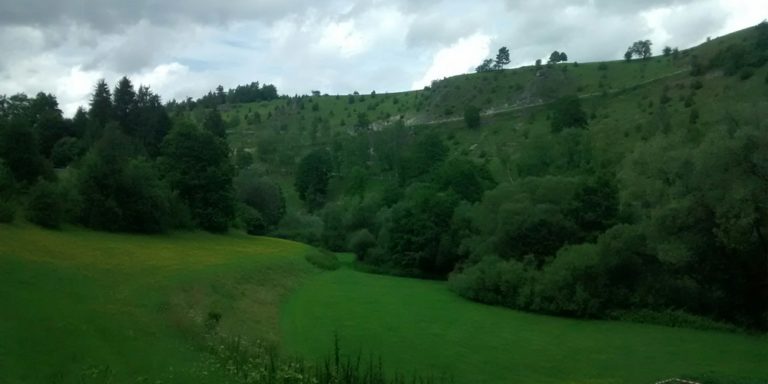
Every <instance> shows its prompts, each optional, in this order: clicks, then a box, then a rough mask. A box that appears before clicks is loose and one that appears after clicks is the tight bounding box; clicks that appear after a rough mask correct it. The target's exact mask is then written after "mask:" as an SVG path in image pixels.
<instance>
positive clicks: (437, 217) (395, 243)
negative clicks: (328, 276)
mask: <svg viewBox="0 0 768 384" xmlns="http://www.w3.org/2000/svg"><path fill="white" fill-rule="evenodd" d="M457 201H458V198H457V197H456V195H455V194H453V193H451V192H448V193H446V192H437V191H435V189H434V187H433V186H431V185H428V184H414V185H413V186H411V187H410V188H408V190H407V192H406V194H405V197H404V198H403V199H402V200H401V201H400V202H399V203H397V204H395V205H394V206H393V207H392V213H391V220H390V221H388V222H387V223H386V226H385V228H384V231H386V236H384V237H382V239H380V244H379V245H380V246H381V247H382V248H383V249H384V250H385V251H386V254H387V260H385V261H384V263H382V262H381V260H377V261H376V263H379V264H385V265H387V266H389V267H393V268H396V269H398V270H400V271H402V272H404V273H408V274H425V275H439V274H444V273H446V272H448V271H450V270H451V269H452V267H453V265H454V264H455V262H456V259H457V258H458V257H457V255H456V254H455V251H456V250H455V249H452V247H451V246H449V245H452V243H451V241H452V239H451V234H450V228H451V224H452V218H453V210H454V208H455V207H456V205H457ZM382 240H383V241H382Z"/></svg>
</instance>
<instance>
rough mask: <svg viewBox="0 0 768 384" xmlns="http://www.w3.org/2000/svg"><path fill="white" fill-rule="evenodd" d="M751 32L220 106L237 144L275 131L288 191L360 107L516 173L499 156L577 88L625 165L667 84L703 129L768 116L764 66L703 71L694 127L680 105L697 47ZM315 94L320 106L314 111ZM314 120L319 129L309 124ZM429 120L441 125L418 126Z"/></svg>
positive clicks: (675, 115) (600, 157)
mask: <svg viewBox="0 0 768 384" xmlns="http://www.w3.org/2000/svg"><path fill="white" fill-rule="evenodd" d="M753 36H754V34H753V29H746V30H742V31H738V32H735V33H732V34H729V35H726V36H723V37H720V38H717V39H713V40H712V41H710V42H707V43H705V44H702V45H700V46H698V47H694V48H691V49H689V50H685V51H683V52H681V55H680V58H679V59H677V60H673V59H672V58H665V57H654V58H652V59H649V60H645V61H640V60H634V61H633V62H631V63H625V62H622V61H610V62H603V63H598V62H595V63H581V64H579V65H578V66H576V65H575V64H574V63H567V64H558V65H556V66H554V67H553V68H550V69H546V68H545V69H543V70H541V71H539V70H536V69H535V68H533V67H521V68H515V69H509V70H504V71H498V72H493V73H481V74H466V75H459V76H454V77H451V78H447V79H444V80H442V81H440V82H439V83H437V84H436V85H434V86H433V87H430V88H429V89H425V90H419V91H409V92H401V93H395V94H378V95H376V96H375V97H372V96H371V95H361V96H356V97H355V102H354V103H353V104H350V103H349V101H348V100H349V98H348V96H339V97H337V96H335V95H329V96H313V97H305V98H304V101H303V104H304V107H303V108H300V107H298V106H297V105H294V104H290V103H288V102H287V101H286V100H284V99H281V100H275V101H270V102H259V103H251V104H237V105H228V106H225V107H224V108H223V109H224V110H225V116H226V118H227V119H232V118H234V117H235V116H237V117H238V118H237V119H236V120H239V121H240V123H239V125H237V126H236V127H234V128H232V129H230V131H229V135H230V141H231V144H232V147H233V148H245V149H247V150H249V151H252V152H253V153H255V154H256V155H257V157H258V156H259V151H258V143H259V142H262V141H264V140H272V142H274V143H275V145H279V146H280V147H281V148H282V149H283V156H281V158H279V159H272V160H269V164H260V165H259V167H261V168H262V169H264V170H265V173H270V174H272V176H273V177H274V178H276V179H277V180H278V181H280V182H281V185H282V186H283V187H284V190H286V191H290V190H292V184H291V181H292V180H293V176H292V173H293V170H294V169H295V164H296V162H297V161H298V159H299V158H300V157H301V156H303V155H304V154H306V153H308V152H309V151H311V150H312V149H313V148H317V147H326V148H329V147H331V143H333V142H334V141H335V140H338V139H339V138H343V137H345V136H348V135H350V134H351V129H352V128H351V127H352V125H353V124H354V122H355V121H356V116H357V114H358V113H359V112H366V113H367V114H368V116H369V118H370V119H371V120H372V121H374V122H375V124H374V126H376V127H380V126H381V124H382V123H384V122H386V121H391V119H393V118H398V117H399V116H403V120H404V121H406V122H407V123H408V124H411V125H413V127H414V131H416V132H419V131H423V130H427V129H430V130H435V131H437V132H439V133H440V134H441V135H442V136H443V137H444V139H446V141H447V143H448V144H449V146H450V148H451V152H452V154H454V155H456V154H465V155H469V156H470V157H473V158H475V159H478V160H480V161H483V162H487V163H488V165H489V166H490V168H491V171H492V172H493V174H494V176H495V177H496V179H497V180H499V181H503V180H505V179H506V178H508V177H510V176H513V174H514V170H513V169H512V170H510V169H509V166H507V165H504V164H503V161H502V160H506V161H507V162H511V163H514V159H515V157H516V156H517V154H518V152H519V151H518V149H520V148H523V147H530V146H531V144H532V143H531V139H530V137H529V134H530V132H532V131H536V130H538V131H539V132H543V131H547V130H548V128H549V121H548V119H547V117H548V113H549V111H548V110H547V102H549V101H552V100H554V99H555V98H557V97H558V96H561V95H565V94H573V93H575V94H577V95H580V96H581V97H582V98H583V105H584V108H585V110H586V111H587V112H588V114H589V115H590V116H591V117H592V118H591V121H590V129H589V133H590V136H591V137H590V140H591V145H592V148H593V153H594V155H595V160H596V161H598V162H599V163H600V164H602V165H604V166H605V165H607V166H608V167H609V168H610V167H615V166H617V165H619V164H621V160H622V159H623V157H624V156H625V155H626V154H627V153H628V152H631V150H632V149H633V148H634V147H635V146H636V145H637V144H638V143H640V142H642V141H644V140H645V139H647V138H648V137H650V136H651V135H652V134H653V133H654V132H656V131H657V130H658V129H659V125H660V121H662V120H663V117H662V116H661V112H660V111H659V107H658V106H659V99H660V96H661V93H662V89H663V88H664V87H665V86H666V87H667V88H668V89H669V91H668V94H669V96H670V97H671V102H670V103H669V104H668V105H667V106H666V114H667V115H668V116H670V122H671V125H672V126H673V127H676V128H682V130H687V131H691V130H699V131H700V132H703V131H704V130H706V129H708V128H709V127H711V126H713V125H717V124H728V123H730V122H729V121H728V120H729V118H728V117H726V115H727V114H731V115H732V116H734V117H736V118H737V119H739V120H741V121H742V123H743V122H744V121H760V119H764V118H766V116H765V113H764V112H763V111H765V110H768V109H766V106H768V86H766V81H765V78H766V76H768V74H767V73H766V71H768V66H764V67H763V68H762V69H759V70H757V71H756V72H755V74H754V76H752V77H751V78H750V79H747V80H740V79H739V78H738V76H734V77H725V76H723V75H722V74H721V73H719V72H718V71H713V72H712V73H709V74H707V75H706V76H703V77H700V78H699V79H700V80H701V81H702V82H703V85H704V87H703V88H702V89H700V90H697V91H696V92H695V94H694V101H695V104H694V105H695V108H697V109H698V111H699V113H700V115H701V118H700V121H699V123H698V124H696V125H695V126H694V125H693V124H690V123H689V115H690V113H691V107H685V106H684V105H683V104H684V98H685V97H686V96H688V94H689V93H691V90H690V83H691V81H692V80H693V78H692V77H691V76H690V75H689V73H688V70H689V68H690V67H689V65H690V62H691V58H692V57H693V56H697V57H698V59H699V62H702V63H706V62H707V61H708V60H709V58H710V57H712V56H713V55H714V54H715V53H716V52H717V51H718V50H720V49H723V48H724V47H727V46H728V45H730V44H733V43H735V42H739V41H742V40H749V39H751V38H752V37H753ZM537 72H538V73H539V74H540V75H541V76H537ZM395 99H397V100H398V102H397V104H395V103H394V100H395ZM314 103H317V104H318V106H319V110H317V111H313V110H312V108H311V105H312V104H314ZM542 103H543V104H542ZM468 104H474V105H477V106H479V107H480V108H481V109H482V110H483V111H485V112H493V113H492V114H488V115H485V116H484V117H483V119H482V126H481V128H480V129H478V130H468V129H466V128H465V126H464V122H463V121H462V120H461V116H462V113H463V110H464V107H465V106H466V105H468ZM510 109H511V110H510ZM249 111H259V112H260V114H261V117H262V120H261V122H258V123H256V122H253V121H249V120H248V119H246V116H247V115H248V113H249ZM270 113H271V117H270V118H267V116H268V114H270ZM387 116H390V120H387V119H386V117H387ZM316 120H317V121H319V123H317V124H316V125H317V126H318V128H317V129H313V128H312V126H313V125H315V124H314V123H313V121H316ZM342 120H344V122H345V124H344V125H342V124H341V121H342ZM426 122H437V123H438V124H427V125H419V124H422V123H426ZM533 145H535V143H534V144H533ZM544 149H545V150H546V149H547V148H546V147H545V148H544ZM289 200H290V201H289V206H290V207H291V208H294V207H296V208H298V207H299V206H300V205H299V204H298V201H296V199H289Z"/></svg>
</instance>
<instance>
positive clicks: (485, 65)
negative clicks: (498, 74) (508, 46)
mask: <svg viewBox="0 0 768 384" xmlns="http://www.w3.org/2000/svg"><path fill="white" fill-rule="evenodd" d="M492 70H493V59H485V60H483V62H482V63H481V64H480V65H478V66H477V68H475V72H477V73H482V72H490V71H492Z"/></svg>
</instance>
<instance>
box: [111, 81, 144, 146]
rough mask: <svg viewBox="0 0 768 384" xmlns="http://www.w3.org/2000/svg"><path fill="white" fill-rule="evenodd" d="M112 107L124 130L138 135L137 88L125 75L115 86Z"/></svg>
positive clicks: (130, 134) (134, 135) (126, 132)
mask: <svg viewBox="0 0 768 384" xmlns="http://www.w3.org/2000/svg"><path fill="white" fill-rule="evenodd" d="M112 108H113V111H114V112H113V113H114V117H115V120H117V122H118V124H120V127H121V128H122V129H123V132H125V134H127V135H128V136H133V137H136V130H137V123H138V122H137V121H136V120H137V117H138V116H137V113H136V109H137V103H136V90H135V89H134V88H133V83H132V82H131V80H130V79H128V78H127V77H125V76H123V78H121V79H120V81H118V82H117V86H115V92H114V94H113V96H112Z"/></svg>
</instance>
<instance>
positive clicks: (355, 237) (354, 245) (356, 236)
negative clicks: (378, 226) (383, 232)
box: [349, 229, 376, 261]
mask: <svg viewBox="0 0 768 384" xmlns="http://www.w3.org/2000/svg"><path fill="white" fill-rule="evenodd" d="M375 246H376V238H375V237H373V235H372V234H371V232H370V231H368V230H367V229H361V230H359V231H357V232H355V233H353V234H352V235H350V239H349V249H350V250H351V251H352V252H354V253H355V255H357V259H358V260H360V261H365V259H366V258H367V257H368V253H369V252H370V250H371V249H372V248H373V247H375Z"/></svg>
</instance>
